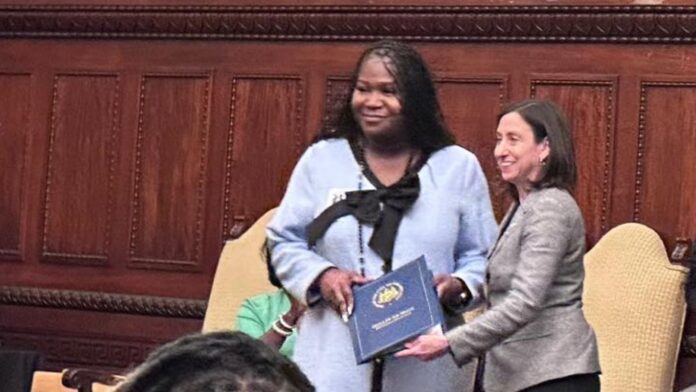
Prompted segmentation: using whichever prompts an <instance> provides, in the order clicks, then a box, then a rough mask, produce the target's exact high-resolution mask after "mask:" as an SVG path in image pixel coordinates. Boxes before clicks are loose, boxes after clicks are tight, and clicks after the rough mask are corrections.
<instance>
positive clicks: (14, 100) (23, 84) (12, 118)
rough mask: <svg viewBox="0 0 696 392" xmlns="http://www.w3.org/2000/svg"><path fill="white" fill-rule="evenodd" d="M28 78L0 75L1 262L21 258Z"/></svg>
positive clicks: (28, 97)
mask: <svg viewBox="0 0 696 392" xmlns="http://www.w3.org/2000/svg"><path fill="white" fill-rule="evenodd" d="M30 83H31V77H30V75H28V74H13V73H0V189H2V192H0V227H2V235H0V260H2V259H13V260H18V259H20V258H21V257H22V255H21V242H22V239H21V238H22V237H21V236H22V233H21V227H22V225H21V221H22V217H23V215H24V214H23V212H24V210H23V209H22V201H23V198H24V189H25V183H24V182H25V175H26V172H25V170H26V167H25V158H26V153H27V149H26V143H27V142H26V140H27V133H28V132H29V130H28V129H27V123H28V117H29V115H30V108H31V95H30V94H31V85H30Z"/></svg>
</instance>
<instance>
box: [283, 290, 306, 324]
mask: <svg viewBox="0 0 696 392" xmlns="http://www.w3.org/2000/svg"><path fill="white" fill-rule="evenodd" d="M288 297H289V298H290V310H288V311H287V312H286V313H285V314H284V315H283V320H285V322H286V323H288V324H289V325H291V326H293V327H294V326H295V324H297V320H298V319H299V318H300V317H301V316H302V314H304V312H305V310H307V307H306V306H304V305H303V304H302V303H301V302H300V301H298V300H297V299H295V297H293V296H291V295H289V294H288Z"/></svg>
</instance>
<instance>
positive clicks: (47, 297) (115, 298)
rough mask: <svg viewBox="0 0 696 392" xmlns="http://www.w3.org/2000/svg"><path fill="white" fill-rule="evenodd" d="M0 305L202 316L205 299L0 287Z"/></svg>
mask: <svg viewBox="0 0 696 392" xmlns="http://www.w3.org/2000/svg"><path fill="white" fill-rule="evenodd" d="M0 304H2V305H20V306H38V307H47V308H59V309H72V310H87V311H97V312H106V313H126V314H138V315H146V316H161V317H178V318H191V319H203V316H205V310H206V307H207V304H206V301H204V300H197V299H186V298H171V297H154V296H146V295H128V294H112V293H101V292H96V291H75V290H54V289H42V288H35V287H18V286H0Z"/></svg>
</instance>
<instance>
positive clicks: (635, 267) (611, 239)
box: [584, 223, 687, 392]
mask: <svg viewBox="0 0 696 392" xmlns="http://www.w3.org/2000/svg"><path fill="white" fill-rule="evenodd" d="M585 270H586V276H585V289H584V301H585V304H584V308H585V314H586V316H587V319H588V321H589V322H590V324H591V325H592V327H593V328H594V330H595V332H596V334H597V340H598V344H599V360H600V364H601V367H602V376H601V383H602V391H603V392H616V391H631V392H641V391H644V392H656V391H671V390H672V386H673V384H674V377H675V370H676V365H677V356H678V352H679V343H680V339H681V335H682V329H683V325H684V317H685V310H686V304H685V299H684V283H685V280H686V276H687V269H686V268H684V267H682V266H678V265H673V264H671V263H670V261H669V258H668V256H667V253H666V251H665V247H664V244H663V242H662V240H661V239H660V237H659V236H658V235H657V233H656V232H655V231H654V230H652V229H650V228H649V227H647V226H644V225H642V224H638V223H627V224H622V225H620V226H617V227H615V228H613V229H612V230H610V231H609V232H608V233H606V234H605V235H604V236H603V237H602V238H601V239H600V241H599V242H598V243H597V244H596V245H595V247H594V248H592V250H590V251H589V252H588V253H587V255H586V257H585Z"/></svg>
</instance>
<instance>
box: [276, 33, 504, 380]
mask: <svg viewBox="0 0 696 392" xmlns="http://www.w3.org/2000/svg"><path fill="white" fill-rule="evenodd" d="M351 84H352V87H351V89H352V90H351V95H350V96H349V98H348V100H347V101H346V103H345V106H344V108H343V111H342V113H341V116H340V118H339V121H338V123H337V124H336V127H335V128H333V129H332V130H331V131H330V132H327V133H325V134H323V135H322V137H321V140H320V141H318V142H316V143H314V144H313V145H311V146H310V147H309V148H308V149H307V151H306V152H305V153H304V154H303V156H302V157H301V158H300V161H299V162H298V164H297V166H296V167H295V169H294V171H293V174H292V177H291V179H290V182H289V184H288V188H287V191H286V194H285V196H284V198H283V201H282V202H281V204H280V207H279V209H278V211H277V213H276V215H275V216H274V218H273V220H272V221H271V223H270V224H269V226H268V230H267V234H268V238H269V240H270V246H271V248H272V257H273V263H274V266H275V268H276V273H277V275H278V277H279V278H280V279H281V281H282V282H283V286H284V287H285V288H286V289H287V290H288V291H289V292H290V293H291V294H292V295H293V296H295V297H296V298H299V299H301V300H302V301H303V302H305V303H307V304H308V306H309V307H308V310H307V311H306V312H305V314H304V315H303V317H302V319H301V320H300V323H299V325H298V331H299V333H298V336H297V341H296V345H295V353H294V357H293V359H294V360H295V361H296V362H297V363H298V365H299V366H300V368H301V369H302V370H303V371H304V372H305V373H306V374H307V376H308V377H309V379H310V380H311V381H312V383H314V385H315V386H316V387H317V390H318V391H319V392H342V391H345V392H368V391H379V390H382V391H386V392H392V391H433V392H455V391H456V392H460V391H462V390H463V389H464V388H465V387H466V385H467V384H470V383H471V381H472V380H471V377H470V372H469V373H467V372H466V371H465V370H460V369H459V368H458V367H457V365H456V364H455V362H454V360H453V359H452V358H442V359H440V360H436V361H433V362H431V363H429V364H426V365H423V364H421V363H420V362H419V361H417V360H414V359H394V358H385V359H384V360H383V361H378V362H375V363H369V364H365V365H357V364H356V359H355V356H354V353H353V347H352V343H351V338H350V333H349V329H348V326H347V324H346V323H345V321H344V320H345V318H346V317H347V316H348V315H349V314H350V313H351V311H352V291H351V287H352V286H353V285H354V284H361V283H364V282H366V281H368V280H369V279H371V278H376V277H378V276H380V275H382V274H383V273H384V272H385V271H388V270H391V269H393V268H398V267H399V266H401V265H403V264H405V263H407V262H409V261H411V260H413V259H415V258H418V257H419V256H421V255H424V256H425V258H426V260H427V262H428V266H429V267H430V269H431V270H432V271H433V272H434V274H435V275H436V282H435V283H436V286H437V290H438V293H439V295H440V299H441V301H442V302H443V304H445V305H446V306H447V308H448V309H449V310H451V311H452V313H453V314H455V313H456V315H460V314H461V312H462V311H463V310H464V309H466V308H467V305H475V304H476V303H477V302H479V299H480V297H481V290H482V285H483V281H484V275H485V270H486V257H485V255H486V252H487V251H488V248H489V246H490V245H491V244H492V242H493V240H494V237H495V220H494V218H493V213H492V209H491V204H490V198H489V195H488V187H487V183H486V179H485V177H484V175H483V171H482V170H481V167H480V165H479V163H478V161H477V160H476V157H474V155H473V154H471V153H470V152H469V151H467V150H465V149H463V148H461V147H458V146H455V145H454V142H453V138H452V136H451V135H450V133H449V132H448V131H447V129H446V128H445V126H444V123H443V121H442V116H441V114H440V109H439V105H438V102H437V98H436V93H435V89H434V87H433V83H432V80H431V78H430V74H429V72H428V70H427V68H426V66H425V64H424V62H423V60H422V59H421V57H420V55H419V54H418V53H417V52H416V51H415V50H413V49H412V48H411V47H409V46H407V45H404V44H400V43H396V42H390V41H384V42H379V43H377V44H376V45H374V46H372V47H370V48H369V49H367V50H366V51H365V52H364V53H363V55H362V56H361V57H360V59H359V61H358V65H357V67H356V71H355V75H354V76H353V79H352V83H351ZM455 318H456V317H452V319H455ZM459 319H461V317H459Z"/></svg>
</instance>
